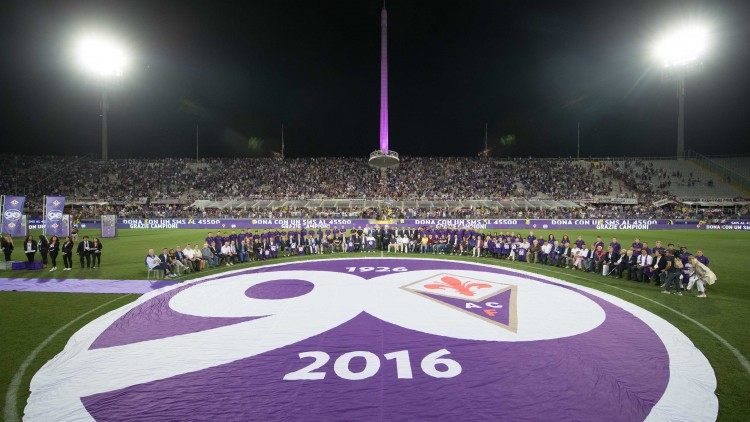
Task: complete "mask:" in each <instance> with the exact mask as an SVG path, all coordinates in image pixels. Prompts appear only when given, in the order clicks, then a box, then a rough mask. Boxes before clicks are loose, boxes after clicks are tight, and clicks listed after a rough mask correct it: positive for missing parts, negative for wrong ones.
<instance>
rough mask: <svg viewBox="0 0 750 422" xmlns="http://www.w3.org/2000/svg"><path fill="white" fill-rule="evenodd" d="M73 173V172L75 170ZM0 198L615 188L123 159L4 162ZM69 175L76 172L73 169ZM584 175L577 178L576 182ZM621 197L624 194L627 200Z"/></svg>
mask: <svg viewBox="0 0 750 422" xmlns="http://www.w3.org/2000/svg"><path fill="white" fill-rule="evenodd" d="M68 167H69V168H68ZM0 168H3V169H4V176H5V177H3V178H2V180H0V191H2V192H9V193H13V192H15V191H16V190H17V188H20V189H21V190H23V191H24V192H25V193H26V195H27V196H29V197H35V196H40V197H41V196H42V195H61V196H66V197H69V198H90V199H97V200H101V201H111V200H117V201H125V202H131V201H135V200H137V199H138V198H141V197H148V198H151V199H152V200H153V199H159V198H178V197H186V198H187V199H189V200H193V199H209V200H216V199H223V198H244V199H253V198H257V199H310V198H317V197H326V198H373V197H382V198H390V199H446V200H456V199H473V198H476V199H485V198H505V197H513V196H518V195H519V194H521V193H522V192H525V193H526V195H527V196H528V195H529V194H531V195H538V196H543V197H549V198H552V199H563V198H566V199H568V198H578V197H582V196H587V195H589V196H590V195H595V194H596V195H609V194H610V193H612V183H611V180H607V179H606V178H605V177H603V176H602V175H600V174H598V172H597V171H596V169H595V168H593V167H592V166H591V165H590V164H588V163H585V162H578V161H570V160H547V159H534V158H527V159H521V158H515V159H506V160H499V159H487V158H467V157H458V158H443V157H433V158H427V157H403V158H402V162H401V165H400V166H399V168H398V169H395V170H393V171H389V172H388V173H387V176H386V177H387V186H386V188H385V191H383V189H382V188H381V174H380V172H379V171H378V170H376V169H372V168H370V167H369V166H368V165H367V161H366V160H365V159H364V158H345V157H341V158H339V157H337V158H301V159H286V160H279V159H276V158H206V159H201V160H200V161H199V162H196V161H195V160H188V159H182V158H166V159H158V160H155V159H116V160H108V161H106V162H104V161H98V160H93V159H90V158H88V157H56V156H19V155H0ZM66 168H67V171H65V169H66ZM573 175H575V177H572V176H573ZM618 193H619V192H618Z"/></svg>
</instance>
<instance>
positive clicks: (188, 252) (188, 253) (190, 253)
mask: <svg viewBox="0 0 750 422" xmlns="http://www.w3.org/2000/svg"><path fill="white" fill-rule="evenodd" d="M182 254H183V255H185V258H187V259H195V252H193V250H192V249H190V248H185V249H183V250H182Z"/></svg>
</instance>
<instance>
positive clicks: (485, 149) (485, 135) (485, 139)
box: [484, 122, 489, 157]
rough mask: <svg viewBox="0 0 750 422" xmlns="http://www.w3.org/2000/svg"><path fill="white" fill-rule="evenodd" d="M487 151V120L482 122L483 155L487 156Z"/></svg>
mask: <svg viewBox="0 0 750 422" xmlns="http://www.w3.org/2000/svg"><path fill="white" fill-rule="evenodd" d="M488 155H489V151H487V122H485V123H484V156H485V157H486V156H488Z"/></svg>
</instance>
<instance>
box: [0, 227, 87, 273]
mask: <svg viewBox="0 0 750 422" xmlns="http://www.w3.org/2000/svg"><path fill="white" fill-rule="evenodd" d="M76 238H77V236H76ZM75 241H76V239H74V238H73V236H66V237H65V240H64V241H61V240H60V238H59V237H57V236H52V237H51V238H49V239H47V236H45V235H43V234H42V235H39V237H38V240H36V239H34V236H31V235H29V236H27V237H26V239H25V240H24V241H23V243H22V246H23V253H24V254H25V255H26V260H27V261H28V262H35V260H36V254H37V252H38V253H39V255H40V256H41V262H42V267H43V268H47V264H48V263H49V261H51V262H52V268H51V269H50V271H56V270H57V258H58V256H60V255H62V258H63V265H64V267H63V271H70V270H72V269H73V250H74V249H75V253H76V254H77V255H78V257H79V260H80V262H81V268H92V269H95V268H97V265H98V266H100V267H101V260H102V242H101V241H100V240H99V238H98V237H94V238H93V239H92V240H89V237H88V236H83V239H82V240H81V241H79V242H78V245H77V246H76V245H75ZM0 247H1V248H2V251H3V255H4V257H5V261H12V260H13V257H12V254H13V250H14V249H15V246H14V245H13V239H12V238H11V237H10V236H9V235H5V236H4V237H3V238H2V242H1V244H0Z"/></svg>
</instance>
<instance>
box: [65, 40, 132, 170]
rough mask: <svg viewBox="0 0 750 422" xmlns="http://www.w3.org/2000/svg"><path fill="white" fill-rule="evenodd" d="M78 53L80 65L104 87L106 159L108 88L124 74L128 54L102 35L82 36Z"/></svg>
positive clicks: (103, 122) (104, 150) (103, 128)
mask: <svg viewBox="0 0 750 422" xmlns="http://www.w3.org/2000/svg"><path fill="white" fill-rule="evenodd" d="M76 55H77V59H78V63H79V65H81V67H82V68H83V69H84V70H86V71H88V72H89V73H91V74H92V75H93V76H94V77H95V78H96V79H97V82H98V83H99V84H100V85H101V88H102V103H101V108H102V115H101V116H102V160H105V161H106V160H107V112H108V111H109V99H108V98H107V88H108V87H109V86H110V84H112V82H114V81H115V80H117V79H119V78H120V77H121V76H122V74H123V71H124V69H125V67H126V65H127V55H126V53H125V50H124V49H123V48H122V47H121V46H120V45H119V44H118V43H116V42H115V41H113V40H111V39H109V38H105V37H101V36H90V37H87V38H82V39H81V40H80V41H79V44H78V46H77V50H76Z"/></svg>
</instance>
